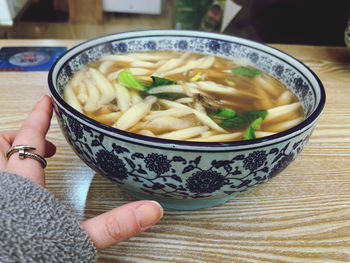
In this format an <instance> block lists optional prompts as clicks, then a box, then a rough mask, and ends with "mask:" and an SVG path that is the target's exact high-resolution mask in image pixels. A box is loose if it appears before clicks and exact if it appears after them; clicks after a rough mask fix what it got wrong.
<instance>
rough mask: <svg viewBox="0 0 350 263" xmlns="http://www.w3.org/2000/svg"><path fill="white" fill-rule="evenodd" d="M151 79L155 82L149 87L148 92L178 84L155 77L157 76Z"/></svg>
mask: <svg viewBox="0 0 350 263" xmlns="http://www.w3.org/2000/svg"><path fill="white" fill-rule="evenodd" d="M151 78H152V80H153V83H152V85H151V86H148V87H147V90H150V89H152V88H155V87H159V86H165V85H174V84H177V82H176V81H172V80H170V79H165V78H160V77H155V76H151Z"/></svg>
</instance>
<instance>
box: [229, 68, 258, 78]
mask: <svg viewBox="0 0 350 263" xmlns="http://www.w3.org/2000/svg"><path fill="white" fill-rule="evenodd" d="M231 72H232V73H234V74H238V75H241V76H245V77H248V78H254V77H256V76H258V75H260V74H261V71H260V70H258V69H254V68H248V67H244V66H242V67H237V68H233V69H231Z"/></svg>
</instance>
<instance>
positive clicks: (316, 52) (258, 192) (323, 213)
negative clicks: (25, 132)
mask: <svg viewBox="0 0 350 263" xmlns="http://www.w3.org/2000/svg"><path fill="white" fill-rule="evenodd" d="M79 42H80V41H68V40H67V41H65V40H61V41H55V40H35V41H32V40H0V46H1V47H2V46H11V45H14V46H15V45H35V46H36V45H49V46H62V45H63V46H67V47H71V46H73V45H75V44H77V43H79ZM274 46H275V47H277V48H279V49H281V50H283V51H285V52H287V53H289V54H291V55H293V56H295V57H296V58H298V59H299V60H301V61H303V62H304V63H305V64H306V65H308V66H309V67H310V68H311V69H312V70H313V71H314V72H315V73H316V74H317V75H318V76H319V78H320V79H321V81H322V82H323V84H324V86H325V88H326V92H327V103H326V107H325V109H324V111H323V114H322V116H321V118H320V120H319V122H318V125H317V128H316V130H315V132H314V134H313V136H312V137H311V139H310V141H309V143H308V144H307V146H306V147H305V149H304V151H303V152H302V153H301V155H300V156H299V157H298V158H297V159H296V161H295V162H294V163H293V164H292V165H291V166H289V167H288V168H287V169H286V170H285V171H284V172H283V173H282V174H280V175H279V176H277V177H276V178H274V179H273V180H271V181H270V182H268V183H266V184H263V185H261V186H259V187H258V188H255V189H253V190H250V191H248V192H245V193H242V194H241V195H239V196H237V197H236V198H235V199H233V200H231V201H228V202H227V203H225V204H223V205H220V206H217V207H213V208H209V209H202V210H197V211H171V210H166V211H165V214H164V218H163V219H162V220H161V222H159V224H157V225H156V226H154V227H153V228H152V229H150V230H148V231H147V232H145V233H142V234H141V235H140V236H138V237H134V238H132V239H130V240H129V241H126V242H124V243H121V244H119V245H116V246H114V247H112V248H109V249H107V250H104V251H102V252H100V253H99V262H137V263H138V262H213V263H214V262H215V263H218V262H231V263H232V262H233V263H235V262H245V263H248V262H249V263H253V262H254V263H255V262H292V263H297V262H307V263H310V262H327V263H330V262H350V67H349V63H350V52H348V50H347V49H345V48H343V47H316V46H294V45H274ZM47 74H48V73H47V72H28V73H23V72H0V83H1V84H0V86H1V88H0V105H1V106H0V107H1V110H0V127H1V129H2V130H5V129H17V128H18V127H20V125H21V123H22V122H23V120H24V119H25V117H26V116H27V115H28V113H29V111H30V110H31V108H32V106H33V105H34V103H35V102H36V100H37V98H38V97H39V95H40V94H42V93H47V92H48V88H47ZM48 139H49V140H51V141H53V142H54V143H55V144H56V145H57V154H56V155H55V156H54V157H52V158H50V159H48V167H47V168H46V174H47V188H48V190H49V191H50V192H51V193H53V194H54V195H55V196H56V197H57V198H58V199H60V200H61V201H62V203H64V204H65V205H67V206H68V207H69V208H71V210H72V211H73V213H75V214H76V215H77V216H78V218H79V219H81V220H82V219H86V218H90V217H93V216H96V215H98V214H100V213H102V212H105V211H107V210H109V209H112V208H114V207H116V206H119V205H122V204H125V203H127V202H130V201H132V198H131V197H129V196H128V195H126V194H124V193H123V192H121V191H120V190H119V189H118V187H116V185H115V184H114V183H112V182H111V181H109V180H108V179H106V178H104V177H102V176H100V175H99V174H96V173H95V172H93V171H92V170H91V169H90V168H88V167H87V166H86V165H85V164H84V163H83V162H82V161H80V159H78V157H77V156H76V155H75V154H74V153H73V151H72V150H71V148H70V147H69V145H68V144H67V142H66V141H65V139H64V138H63V136H62V134H61V132H60V130H59V128H58V125H57V121H56V119H55V118H54V119H53V120H52V124H51V129H50V131H49V133H48Z"/></svg>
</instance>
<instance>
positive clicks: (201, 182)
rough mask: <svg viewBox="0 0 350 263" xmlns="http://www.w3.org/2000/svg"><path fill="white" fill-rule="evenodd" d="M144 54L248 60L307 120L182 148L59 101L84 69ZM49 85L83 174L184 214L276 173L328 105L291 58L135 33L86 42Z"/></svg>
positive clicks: (214, 38) (180, 36)
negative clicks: (250, 136) (245, 137)
mask: <svg viewBox="0 0 350 263" xmlns="http://www.w3.org/2000/svg"><path fill="white" fill-rule="evenodd" d="M149 50H172V51H194V52H200V53H206V54H214V55H217V56H221V57H225V58H229V59H230V58H231V59H243V60H246V61H247V63H248V64H250V65H251V66H254V67H256V68H259V69H261V70H263V71H264V72H266V73H268V74H270V75H272V76H274V77H276V78H277V79H279V80H281V81H282V82H283V83H284V84H286V85H287V87H288V88H289V89H290V90H291V91H293V93H294V94H296V96H297V97H298V98H299V99H300V101H301V102H302V105H303V107H304V110H305V113H306V119H305V120H304V121H303V122H302V123H300V124H299V125H297V126H296V127H294V128H292V129H289V130H286V131H284V132H281V133H278V134H275V135H272V136H268V137H265V138H260V139H254V140H249V141H240V142H209V143H208V142H185V141H175V140H166V139H158V138H153V137H147V136H142V135H137V134H133V133H129V132H126V131H122V130H118V129H116V128H113V127H109V126H106V125H104V124H101V123H99V122H97V121H95V120H92V119H90V118H89V117H87V116H85V115H83V114H81V113H80V112H78V111H76V110H75V109H73V108H72V107H71V106H69V105H68V104H67V103H66V102H65V101H64V100H63V98H62V96H63V95H62V94H63V89H64V86H65V84H66V83H67V81H68V80H69V79H70V78H71V77H72V74H73V73H74V72H76V71H77V70H79V69H80V68H81V67H82V66H83V65H85V64H87V63H90V62H93V61H95V60H97V59H99V58H100V57H101V56H103V55H107V54H111V53H113V54H124V53H128V52H134V51H149ZM48 81H49V87H50V92H51V95H52V97H53V100H54V110H55V113H56V116H57V118H58V121H59V124H60V127H61V129H62V132H63V134H64V135H65V137H66V139H67V141H68V142H69V143H70V144H71V146H72V148H73V149H74V151H75V152H76V154H77V155H78V156H79V157H80V158H81V159H82V160H83V161H84V162H85V163H86V164H87V165H88V166H90V167H91V168H92V169H94V170H95V171H96V172H97V173H99V174H101V175H103V176H105V177H107V178H109V179H111V180H112V181H114V182H115V183H116V187H120V188H121V189H122V190H124V191H125V192H127V193H129V194H130V195H132V196H134V197H135V198H137V199H153V200H157V201H158V202H160V203H161V204H162V205H163V206H164V207H166V208H172V209H181V210H190V209H198V208H204V207H211V206H214V205H218V204H220V203H223V202H225V201H227V200H229V199H231V198H233V197H234V196H235V195H236V194H237V193H239V192H242V191H245V190H247V189H250V188H252V187H254V186H258V185H260V184H262V183H264V182H266V181H268V180H270V179H271V178H273V177H274V176H276V175H277V174H279V173H281V172H282V171H283V170H284V169H285V168H286V167H287V166H288V165H289V164H291V163H292V162H293V160H295V158H296V157H297V156H298V155H299V153H300V152H301V151H302V149H303V147H304V146H305V144H306V143H307V142H308V140H309V138H310V136H311V133H312V131H313V129H314V127H315V124H316V121H317V119H318V118H319V116H320V114H321V111H322V109H323V107H324V104H325V91H324V88H323V86H322V84H321V82H320V80H319V79H318V78H317V76H316V75H315V74H314V73H313V72H312V71H311V70H310V69H309V68H307V67H306V66H305V65H304V64H302V63H301V62H299V61H298V60H296V59H295V58H293V57H291V56H289V55H287V54H285V53H283V52H281V51H279V50H276V49H274V48H272V47H269V46H267V45H264V44H260V43H257V42H253V41H249V40H246V39H242V38H237V37H233V36H228V35H223V34H215V33H206V32H196V31H181V30H148V31H135V32H125V33H119V34H113V35H107V36H103V37H99V38H96V39H93V40H90V41H87V42H84V43H82V44H80V45H78V46H76V47H74V48H72V49H70V50H68V51H67V52H66V53H65V54H64V55H63V56H62V57H61V58H60V59H58V60H57V61H56V63H55V64H54V65H53V67H52V69H51V70H50V73H49V78H48ZM285 180H288V178H285Z"/></svg>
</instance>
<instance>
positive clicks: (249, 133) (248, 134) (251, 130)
mask: <svg viewBox="0 0 350 263" xmlns="http://www.w3.org/2000/svg"><path fill="white" fill-rule="evenodd" d="M262 121H263V119H262V118H261V117H260V118H258V119H256V120H255V121H253V122H252V123H251V124H250V126H249V127H248V129H247V130H246V131H245V132H244V135H243V139H244V140H252V139H255V138H256V136H255V129H256V128H257V127H258V126H260V125H261V123H262Z"/></svg>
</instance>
